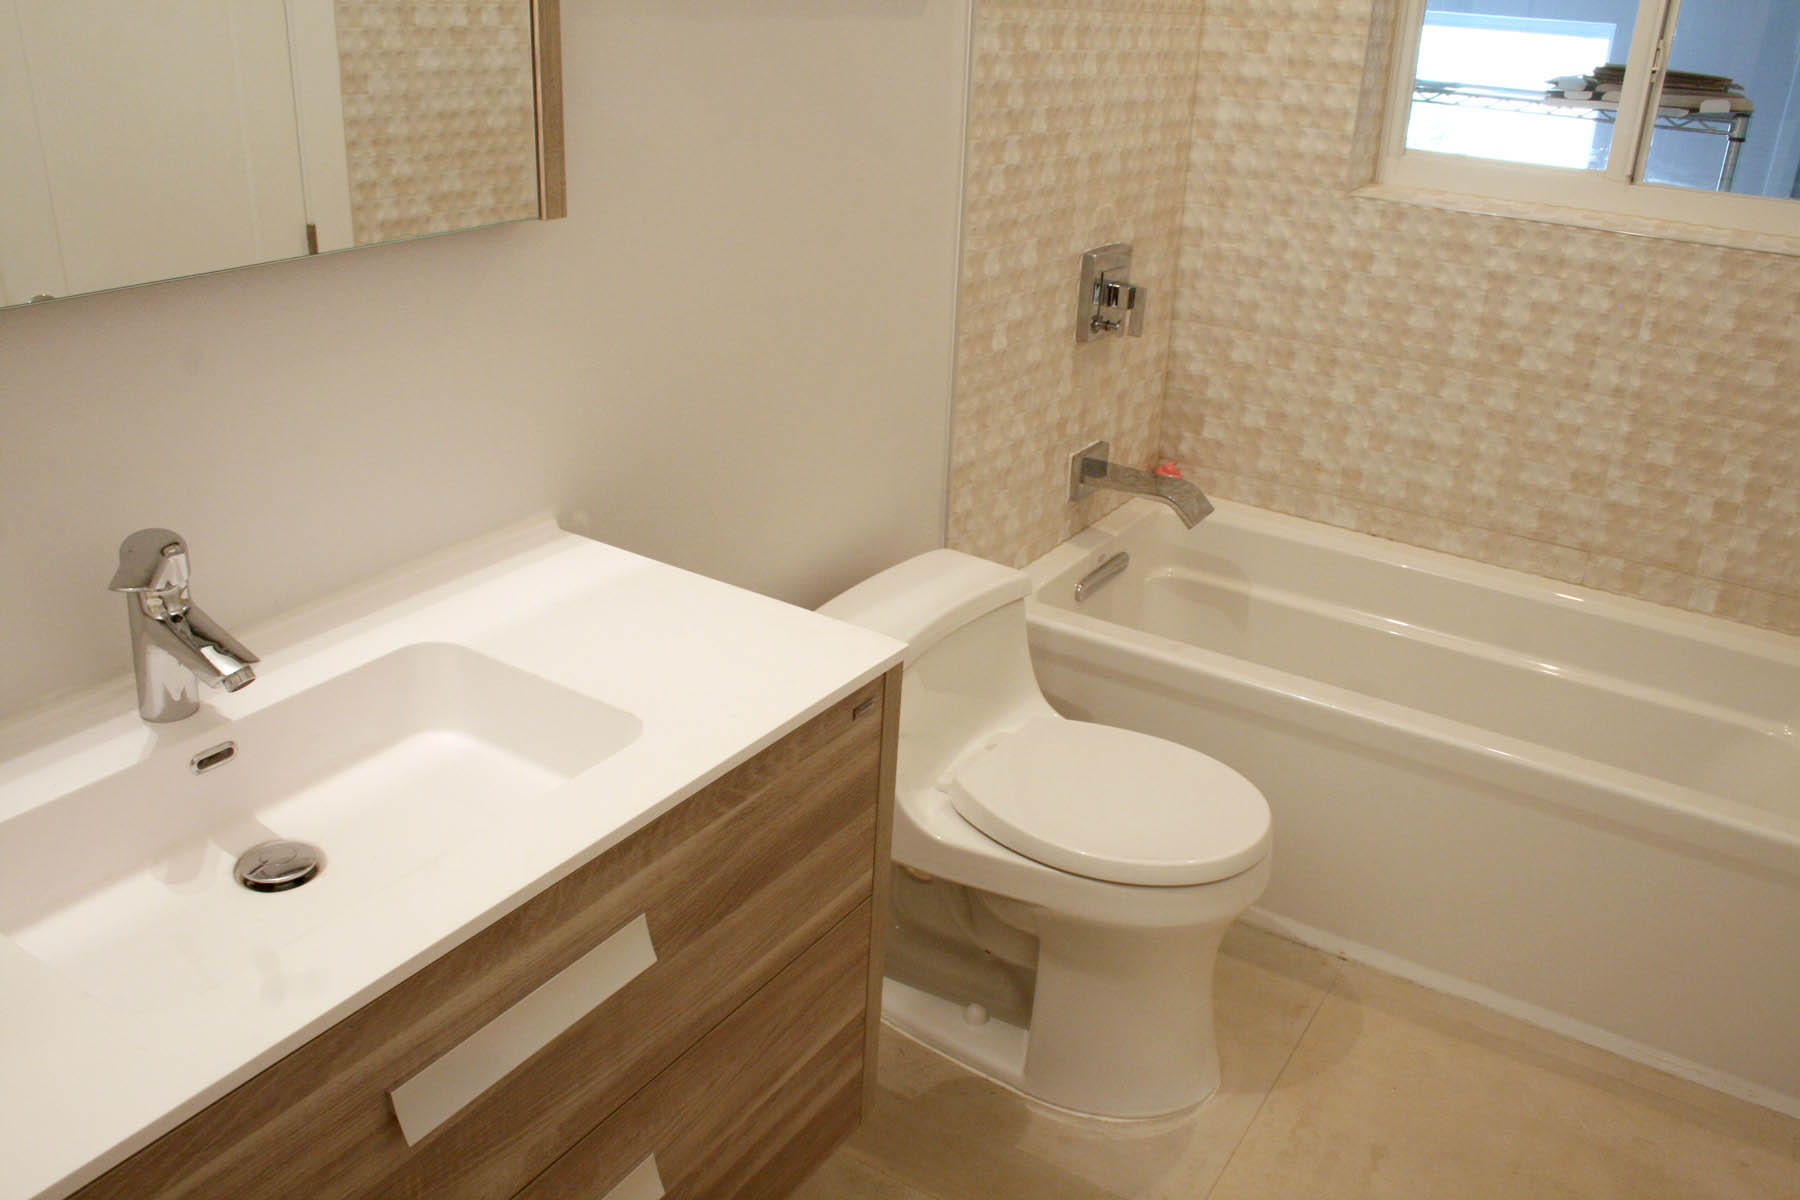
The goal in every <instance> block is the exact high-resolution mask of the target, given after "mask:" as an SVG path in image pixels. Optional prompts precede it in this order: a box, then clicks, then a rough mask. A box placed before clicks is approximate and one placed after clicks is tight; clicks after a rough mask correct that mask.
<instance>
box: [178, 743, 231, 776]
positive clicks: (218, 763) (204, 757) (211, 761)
mask: <svg viewBox="0 0 1800 1200" xmlns="http://www.w3.org/2000/svg"><path fill="white" fill-rule="evenodd" d="M236 755H237V743H236V742H220V743H219V744H218V745H216V746H210V747H208V748H207V749H205V750H202V751H201V752H200V753H198V754H196V755H194V757H192V758H190V759H188V766H190V767H192V768H194V774H196V775H204V774H206V773H207V772H208V771H210V770H212V769H213V768H214V767H222V766H224V765H225V764H226V763H228V762H230V761H231V760H232V758H234V757H235V756H236Z"/></svg>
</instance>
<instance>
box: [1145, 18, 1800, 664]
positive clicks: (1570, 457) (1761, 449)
mask: <svg viewBox="0 0 1800 1200" xmlns="http://www.w3.org/2000/svg"><path fill="white" fill-rule="evenodd" d="M1369 9H1370V5H1369V3H1368V0H1292V2H1290V3H1284V4H1280V5H1269V4H1267V3H1262V2H1260V0H1207V3H1206V8H1205V16H1204V20H1203V30H1202V38H1201V57H1200V61H1199V68H1200V70H1199V90H1198V97H1199V98H1198V110H1199V117H1200V119H1199V122H1198V136H1197V137H1196V138H1195V140H1194V150H1193V161H1192V171H1191V174H1190V177H1189V187H1188V194H1187V214H1186V219H1185V222H1184V225H1183V231H1182V249H1181V277H1182V286H1181V292H1180V295H1179V297H1178V299H1177V304H1176V308H1177V322H1176V332H1175V338H1174V351H1173V353H1172V356H1171V360H1170V368H1169V386H1168V404H1167V408H1166V409H1165V413H1164V422H1163V448H1164V450H1165V451H1166V452H1167V453H1169V454H1171V455H1174V456H1176V457H1179V458H1180V459H1182V460H1183V461H1184V462H1186V463H1189V464H1192V466H1193V467H1194V468H1195V469H1196V473H1197V475H1198V477H1199V478H1200V479H1201V480H1202V481H1203V482H1204V485H1205V486H1207V487H1208V488H1209V489H1211V490H1214V491H1217V492H1218V493H1219V494H1220V495H1223V496H1228V497H1231V498H1233V499H1238V500H1244V501H1247V502H1249V503H1251V504H1257V505H1261V506H1263V507H1266V508H1274V509H1279V510H1281V511H1284V512H1290V513H1295V514H1298V515H1300V516H1303V517H1309V518H1312V519H1314V520H1319V521H1325V522H1329V523H1331V524H1335V525H1342V526H1347V527H1349V528H1353V529H1358V530H1362V531H1363V532H1366V533H1374V534H1379V535H1381V536H1384V537H1390V538H1395V539H1397V540H1400V541H1404V542H1410V543H1414V544H1417V545H1421V546H1429V547H1431V548H1434V549H1438V550H1446V551H1449V552H1451V553H1454V554H1461V555H1465V556H1468V557H1472V558H1478V559H1483V560H1485V561H1488V562H1494V563H1499V564H1501V565H1504V566H1510V567H1518V568H1522V569H1524V570H1527V571H1532V572H1536V573H1538V574H1542V575H1548V576H1551V577H1553V578H1556V579H1563V580H1568V581H1570V582H1575V583H1583V584H1587V585H1589V586H1591V587H1596V588H1601V589H1604V590H1607V591H1613V592H1623V593H1626V594H1628V595H1633V596H1639V597H1643V598H1646V599H1649V600H1653V601H1657V602H1659V603H1664V604H1671V605H1675V606H1678V607H1682V608H1690V609H1695V610H1698V611H1700V612H1708V613H1716V614H1718V615H1720V616H1725V617H1730V618H1733V619H1735V620H1740V621H1746V622H1749V623H1751V624H1756V625H1764V626H1769V627H1773V628H1777V629H1782V630H1786V631H1788V632H1794V633H1800V258H1795V257H1784V256H1780V255H1773V254H1757V253H1751V252H1746V251H1736V250H1726V249H1719V248H1715V247H1709V246H1700V245H1693V244H1689V243H1684V242H1675V241H1668V240H1664V239H1657V238H1644V237H1630V236H1626V235H1623V234H1615V233H1606V232H1601V231H1596V230H1589V229H1577V228H1572V227H1569V226H1563V225H1550V224H1541V223H1534V222H1529V221H1521V220H1514V219H1506V218H1499V217H1485V216H1476V215H1471V214H1466V213H1457V212H1447V211H1439V210H1435V209H1429V208H1420V207H1416V206H1411V205H1403V204H1395V203H1390V202H1382V201H1373V200H1366V199H1356V198H1351V197H1350V196H1348V195H1347V194H1346V193H1347V184H1348V183H1349V182H1351V181H1352V180H1353V179H1354V178H1356V176H1357V175H1358V172H1359V170H1360V166H1359V164H1358V163H1357V162H1356V161H1355V158H1354V156H1353V154H1352V152H1351V150H1350V146H1351V142H1352V135H1353V133H1354V131H1355V129H1356V123H1357V112H1358V100H1359V97H1360V96H1361V95H1362V94H1363V92H1364V70H1363V61H1364V57H1365V55H1364V47H1365V42H1366V40H1367V38H1368V36H1369V29H1370V11H1369ZM1299 64H1304V72H1305V76H1306V88H1307V94H1308V96H1309V97H1310V100H1309V102H1308V103H1305V104H1295V103H1281V104H1276V103H1270V102H1269V100H1268V98H1267V85H1268V82H1269V81H1270V80H1276V79H1283V78H1291V77H1292V75H1293V73H1294V71H1295V70H1296V67H1297V65H1299ZM1374 82H1375V83H1376V85H1377V86H1378V85H1379V79H1378V78H1377V79H1376V80H1375V81H1374Z"/></svg>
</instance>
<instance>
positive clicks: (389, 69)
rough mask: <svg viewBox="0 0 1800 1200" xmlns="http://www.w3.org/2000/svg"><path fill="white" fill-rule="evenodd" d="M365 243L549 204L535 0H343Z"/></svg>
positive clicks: (517, 215)
mask: <svg viewBox="0 0 1800 1200" xmlns="http://www.w3.org/2000/svg"><path fill="white" fill-rule="evenodd" d="M336 11H337V24H338V58H339V64H340V76H341V83H342V88H343V102H344V140H345V151H346V154H347V157H348V166H349V177H350V212H351V225H352V236H353V237H354V239H355V241H356V244H357V245H367V244H369V243H371V242H382V241H389V240H392V239H394V238H404V237H416V236H419V235H421V234H426V233H442V232H444V231H446V230H450V229H463V228H468V227H470V226H475V225H488V224H492V223H494V222H496V221H510V220H519V219H522V218H526V217H531V216H535V215H536V213H537V197H538V177H537V111H536V101H535V97H534V83H533V71H534V67H533V62H532V46H531V9H530V6H529V5H528V4H525V3H522V2H518V0H513V2H500V3H492V2H490V3H480V2H479V0H356V2H354V3H353V2H352V0H337V9H336Z"/></svg>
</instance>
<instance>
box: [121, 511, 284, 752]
mask: <svg viewBox="0 0 1800 1200" xmlns="http://www.w3.org/2000/svg"><path fill="white" fill-rule="evenodd" d="M107 586H108V587H110V588H111V589H112V590H113V591H115V592H124V593H125V611H126V613H127V614H128V616H129V619H130V621H131V666H132V669H133V670H134V671H135V672H136V674H137V694H138V714H139V715H140V716H142V717H143V718H144V720H146V721H154V722H157V723H159V724H160V723H162V722H166V721H179V720H181V719H182V718H183V717H191V716H193V715H194V713H195V712H196V711H198V710H199V708H200V689H199V688H198V687H197V686H196V685H195V681H196V680H199V681H200V682H202V683H205V684H206V685H207V686H209V687H222V688H224V689H225V690H226V691H228V692H235V691H237V690H238V689H239V688H241V687H244V686H246V685H247V684H249V683H250V681H251V680H253V679H255V678H256V672H255V671H254V670H252V669H251V667H250V664H251V663H253V662H257V661H258V659H257V657H256V655H254V654H252V653H250V651H249V650H247V649H245V648H244V645H243V643H241V642H239V641H238V640H237V639H236V638H234V637H232V636H231V635H230V634H229V633H226V632H225V630H224V629H223V628H221V627H220V625H219V623H218V622H216V621H214V620H213V619H212V618H211V617H209V616H207V615H206V614H205V613H204V612H202V611H201V610H200V606H199V605H198V604H195V603H194V601H193V599H192V598H191V597H190V596H189V595H188V554H187V543H186V542H184V541H182V540H181V535H180V534H178V533H175V532H173V531H171V530H168V529H140V530H138V531H137V532H136V533H134V534H132V535H131V536H130V537H128V538H126V539H125V540H124V541H123V542H120V543H119V569H118V571H117V572H116V573H115V574H114V575H113V578H112V582H111V583H110V584H108V585H107Z"/></svg>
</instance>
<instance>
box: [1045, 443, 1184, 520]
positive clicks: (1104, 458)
mask: <svg viewBox="0 0 1800 1200" xmlns="http://www.w3.org/2000/svg"><path fill="white" fill-rule="evenodd" d="M1111 454H1112V446H1111V445H1110V444H1109V443H1107V442H1095V443H1093V444H1092V445H1090V446H1084V447H1082V448H1081V449H1080V450H1077V451H1076V452H1075V453H1074V454H1071V455H1070V456H1069V499H1071V500H1079V499H1081V498H1082V497H1083V496H1086V495H1088V494H1090V493H1091V492H1092V491H1093V490H1094V489H1095V488H1101V489H1104V490H1106V491H1113V492H1129V493H1131V494H1132V495H1134V496H1148V497H1150V498H1151V499H1152V500H1161V501H1162V502H1163V503H1164V504H1167V505H1168V506H1169V507H1170V508H1172V509H1174V510H1175V511H1176V512H1177V513H1178V514H1180V516H1181V521H1182V524H1184V525H1186V526H1187V527H1188V528H1189V529H1192V528H1193V527H1194V526H1196V525H1198V524H1199V523H1200V522H1202V521H1204V520H1205V519H1206V518H1207V515H1208V514H1210V513H1211V512H1212V510H1213V506H1212V501H1211V500H1208V499H1207V498H1206V493H1205V492H1202V491H1201V490H1200V489H1199V488H1198V487H1196V486H1194V485H1193V484H1192V483H1189V482H1188V481H1187V480H1185V479H1173V478H1170V477H1169V476H1167V475H1153V474H1151V473H1150V472H1149V471H1140V470H1138V469H1137V468H1136V467H1127V466H1123V465H1121V464H1119V463H1116V462H1112V461H1110V456H1111Z"/></svg>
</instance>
